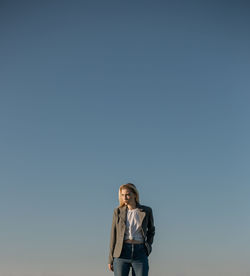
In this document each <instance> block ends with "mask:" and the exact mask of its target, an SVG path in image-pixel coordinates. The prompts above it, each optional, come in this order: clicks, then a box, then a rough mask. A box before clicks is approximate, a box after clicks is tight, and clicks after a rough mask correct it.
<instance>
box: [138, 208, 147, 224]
mask: <svg viewBox="0 0 250 276" xmlns="http://www.w3.org/2000/svg"><path fill="white" fill-rule="evenodd" d="M137 208H138V210H139V212H138V215H139V219H140V225H142V222H143V219H144V218H145V216H146V212H145V210H144V209H143V208H142V206H141V205H140V204H139V203H138V204H137Z"/></svg>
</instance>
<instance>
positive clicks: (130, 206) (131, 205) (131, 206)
mask: <svg viewBox="0 0 250 276" xmlns="http://www.w3.org/2000/svg"><path fill="white" fill-rule="evenodd" d="M127 207H128V209H129V210H133V209H135V208H136V203H132V204H127Z"/></svg>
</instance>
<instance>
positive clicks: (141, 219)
mask: <svg viewBox="0 0 250 276" xmlns="http://www.w3.org/2000/svg"><path fill="white" fill-rule="evenodd" d="M119 201H120V206H119V207H118V208H115V209H114V214H113V221H112V227H111V238H110V252H109V264H108V266H109V270H110V271H114V275H115V276H128V274H129V270H130V267H132V272H133V275H135V276H148V270H149V266H148V256H149V254H150V253H151V250H152V243H153V239H154V235H155V226H154V219H153V213H152V209H151V208H150V207H147V206H144V205H140V203H139V193H138V191H137V189H136V187H135V185H134V184H132V183H127V184H125V185H122V186H121V187H120V188H119Z"/></svg>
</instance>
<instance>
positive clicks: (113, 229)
mask: <svg viewBox="0 0 250 276" xmlns="http://www.w3.org/2000/svg"><path fill="white" fill-rule="evenodd" d="M116 218H117V209H114V213H113V219H112V226H111V233H110V245H109V264H113V259H114V258H113V253H114V249H115V244H116Z"/></svg>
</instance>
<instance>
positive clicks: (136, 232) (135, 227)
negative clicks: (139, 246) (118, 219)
mask: <svg viewBox="0 0 250 276" xmlns="http://www.w3.org/2000/svg"><path fill="white" fill-rule="evenodd" d="M138 211H139V210H138V208H136V209H132V210H129V209H128V210H127V221H126V230H125V235H124V240H136V241H144V239H143V236H142V233H141V230H140V220H139V215H138Z"/></svg>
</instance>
